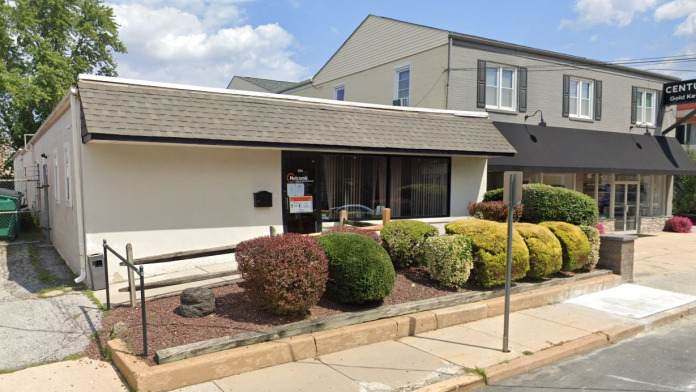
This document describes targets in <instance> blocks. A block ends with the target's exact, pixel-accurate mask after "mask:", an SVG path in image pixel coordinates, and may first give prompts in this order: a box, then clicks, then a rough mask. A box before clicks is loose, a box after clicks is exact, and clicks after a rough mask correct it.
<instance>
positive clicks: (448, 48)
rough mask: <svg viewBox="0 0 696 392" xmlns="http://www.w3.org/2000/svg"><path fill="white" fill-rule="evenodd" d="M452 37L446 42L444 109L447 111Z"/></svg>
mask: <svg viewBox="0 0 696 392" xmlns="http://www.w3.org/2000/svg"><path fill="white" fill-rule="evenodd" d="M451 67H452V37H451V36H450V37H449V38H448V40H447V82H446V83H445V109H449V89H450V74H451V73H452V68H451Z"/></svg>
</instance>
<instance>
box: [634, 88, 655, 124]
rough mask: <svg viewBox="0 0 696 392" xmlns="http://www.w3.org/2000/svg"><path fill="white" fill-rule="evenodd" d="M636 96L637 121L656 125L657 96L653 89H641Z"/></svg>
mask: <svg viewBox="0 0 696 392" xmlns="http://www.w3.org/2000/svg"><path fill="white" fill-rule="evenodd" d="M637 94H638V95H637V96H636V123H637V124H639V125H655V106H656V105H655V97H656V95H657V94H656V93H655V91H653V90H643V89H639V90H638V92H637Z"/></svg>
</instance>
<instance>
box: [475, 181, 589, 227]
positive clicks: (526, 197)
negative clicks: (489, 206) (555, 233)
mask: <svg viewBox="0 0 696 392" xmlns="http://www.w3.org/2000/svg"><path fill="white" fill-rule="evenodd" d="M483 200H484V201H500V200H503V190H502V189H494V190H490V191H488V192H486V193H485V195H484V197H483ZM522 205H523V206H524V207H523V211H522V219H521V220H522V221H524V222H530V223H541V222H546V221H559V222H567V223H571V224H574V225H587V226H594V225H596V224H597V220H598V218H599V210H598V209H597V203H596V202H595V201H594V199H592V198H591V197H589V196H587V195H585V194H584V193H581V192H576V191H573V190H570V189H565V188H558V187H553V186H550V185H544V184H527V185H524V186H523V187H522Z"/></svg>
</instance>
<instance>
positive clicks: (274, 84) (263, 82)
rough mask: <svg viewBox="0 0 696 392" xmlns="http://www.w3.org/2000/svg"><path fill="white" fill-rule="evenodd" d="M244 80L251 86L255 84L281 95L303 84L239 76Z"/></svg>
mask: <svg viewBox="0 0 696 392" xmlns="http://www.w3.org/2000/svg"><path fill="white" fill-rule="evenodd" d="M237 77H238V78H240V79H242V80H246V81H247V82H249V83H251V84H255V85H257V86H259V87H261V88H262V89H264V90H266V91H269V92H272V93H279V92H281V91H283V90H287V89H289V88H292V87H294V86H295V85H297V84H299V83H302V82H287V81H285V80H273V79H262V78H252V77H251V76H237Z"/></svg>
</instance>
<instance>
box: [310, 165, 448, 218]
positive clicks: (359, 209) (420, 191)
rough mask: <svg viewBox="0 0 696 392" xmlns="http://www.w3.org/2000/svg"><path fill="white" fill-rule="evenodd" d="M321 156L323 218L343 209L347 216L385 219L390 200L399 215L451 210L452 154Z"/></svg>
mask: <svg viewBox="0 0 696 392" xmlns="http://www.w3.org/2000/svg"><path fill="white" fill-rule="evenodd" d="M320 162H321V181H320V182H321V183H320V186H319V189H320V190H319V192H320V195H319V200H320V208H321V215H322V220H323V221H335V220H338V217H339V213H340V211H341V210H346V211H348V219H349V220H356V221H358V220H373V219H381V217H382V211H383V210H384V208H385V207H387V206H389V207H391V209H392V216H393V217H395V218H400V217H401V218H406V217H409V218H410V217H413V218H415V217H435V216H447V214H448V213H449V210H448V200H449V192H448V188H449V159H448V158H418V157H385V156H373V155H345V154H322V155H321V159H320ZM388 168H389V169H388ZM387 198H389V200H388V201H389V203H387Z"/></svg>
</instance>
